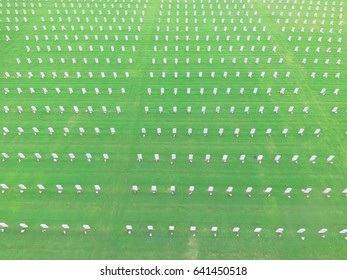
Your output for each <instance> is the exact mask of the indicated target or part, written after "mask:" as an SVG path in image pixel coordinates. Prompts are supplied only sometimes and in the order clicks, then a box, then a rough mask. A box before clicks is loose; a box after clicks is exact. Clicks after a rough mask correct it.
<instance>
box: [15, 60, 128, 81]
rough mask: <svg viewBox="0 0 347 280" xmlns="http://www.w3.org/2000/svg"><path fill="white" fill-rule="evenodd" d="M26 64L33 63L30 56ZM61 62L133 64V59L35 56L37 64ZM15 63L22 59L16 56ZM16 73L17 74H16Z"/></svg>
mask: <svg viewBox="0 0 347 280" xmlns="http://www.w3.org/2000/svg"><path fill="white" fill-rule="evenodd" d="M25 61H26V62H27V63H28V64H32V63H33V60H32V59H31V58H27V59H26V60H25ZM35 62H36V60H34V63H35ZM58 62H59V63H61V64H65V63H72V64H79V63H83V64H88V63H95V64H99V63H104V62H105V63H106V64H111V63H112V64H114V63H118V64H122V63H123V64H125V63H129V64H133V63H134V60H133V59H132V58H131V57H129V58H128V59H127V60H125V59H124V60H122V59H121V58H117V60H116V59H115V60H111V59H110V58H108V57H106V58H105V59H102V60H101V59H99V58H97V57H95V58H94V59H90V60H89V62H88V58H85V57H84V58H80V59H76V58H74V57H72V58H71V60H70V58H69V60H66V59H65V58H63V57H61V58H60V59H59V58H58V59H54V58H48V59H47V60H46V61H44V60H43V59H42V58H41V57H38V58H37V63H39V64H47V63H50V64H54V63H58ZM16 63H17V64H21V63H22V61H21V60H20V59H19V58H16ZM17 73H18V74H17ZM40 76H41V78H44V77H45V76H46V74H45V73H44V72H41V73H40ZM16 77H17V78H20V77H21V73H20V72H16ZM79 77H80V78H81V77H82V76H81V74H80V75H79Z"/></svg>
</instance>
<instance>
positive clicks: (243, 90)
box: [3, 87, 340, 108]
mask: <svg viewBox="0 0 347 280" xmlns="http://www.w3.org/2000/svg"><path fill="white" fill-rule="evenodd" d="M39 90H40V92H42V93H43V94H48V93H49V92H50V91H51V90H52V91H54V92H55V93H57V94H60V93H62V92H67V93H69V94H73V93H75V92H76V91H77V90H78V91H79V92H81V93H82V94H87V93H88V92H89V91H90V90H87V89H86V88H72V87H69V88H65V89H61V88H59V87H56V88H52V89H49V90H48V89H47V88H41V89H39ZM91 90H93V91H94V93H95V94H96V95H98V94H100V93H106V94H112V93H114V91H115V89H114V88H107V89H106V88H104V89H100V88H94V89H91ZM119 90H120V92H121V94H125V93H126V89H125V88H124V87H122V88H120V89H119ZM179 90H180V91H184V92H185V93H186V94H188V95H190V94H192V93H199V94H200V95H204V94H205V93H212V94H213V95H217V94H218V92H219V93H220V92H221V91H222V93H225V94H228V95H229V94H231V93H235V92H238V93H240V94H245V93H247V92H249V93H253V94H257V93H258V92H259V88H253V89H248V88H244V87H242V88H237V89H235V88H234V89H231V88H230V87H227V88H224V87H223V88H213V89H206V90H205V88H199V89H192V88H184V89H178V88H177V87H174V88H163V87H162V88H160V89H159V88H157V89H155V90H153V89H152V88H147V93H148V95H151V94H152V93H156V92H158V93H159V94H160V95H164V94H165V93H167V92H168V91H170V92H172V93H173V94H174V95H177V94H178V91H179ZM207 90H208V92H207ZM264 90H265V89H264ZM288 90H289V89H287V88H284V87H277V88H267V89H266V91H265V92H266V94H268V95H271V93H272V92H278V93H279V94H285V92H286V91H288ZM299 90H300V88H299V87H295V88H294V89H293V94H299ZM13 91H14V92H17V93H18V94H21V93H23V92H28V93H30V94H35V93H37V91H38V90H37V89H35V88H33V87H30V88H26V89H22V88H20V87H17V88H15V89H13V90H10V89H9V88H7V87H4V88H3V92H4V94H9V93H11V92H13ZM117 91H118V90H117ZM290 91H291V89H290ZM329 91H330V92H332V93H333V94H335V95H339V93H340V88H334V89H329ZM317 92H318V91H317ZM326 93H327V88H322V89H321V90H320V94H322V95H325V94H326ZM147 107H148V106H147ZM276 107H278V106H275V108H276ZM278 108H279V107H278Z"/></svg>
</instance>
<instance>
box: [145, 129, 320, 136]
mask: <svg viewBox="0 0 347 280" xmlns="http://www.w3.org/2000/svg"><path fill="white" fill-rule="evenodd" d="M208 132H209V129H208V128H203V129H202V131H201V134H200V133H199V134H200V135H203V136H207V135H208ZM288 132H289V129H288V128H284V129H283V130H282V132H281V135H283V136H284V137H287V135H288ZM162 133H163V131H162V129H161V128H160V127H158V128H157V129H156V134H157V135H158V136H161V134H162ZM224 133H225V130H224V128H219V129H218V135H219V136H223V134H224ZM255 133H256V128H251V129H250V131H249V135H250V136H251V137H254V135H255ZM304 133H305V129H304V128H300V129H299V130H298V131H297V134H298V135H299V136H304ZM320 133H321V129H320V128H317V129H315V130H314V131H313V134H314V135H315V136H316V137H319V136H320ZM233 134H234V135H235V136H236V137H239V136H240V134H241V129H240V128H235V129H234V131H233ZM265 134H266V135H267V136H269V137H271V136H272V135H273V134H272V128H267V129H266V130H265ZM141 135H142V136H146V135H147V129H146V128H141ZM176 135H177V128H176V127H174V128H172V136H173V137H175V136H176ZM187 135H188V136H191V135H193V128H188V129H187Z"/></svg>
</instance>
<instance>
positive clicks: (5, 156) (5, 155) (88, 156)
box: [1, 152, 109, 162]
mask: <svg viewBox="0 0 347 280" xmlns="http://www.w3.org/2000/svg"><path fill="white" fill-rule="evenodd" d="M1 155H2V161H3V162H4V161H6V160H8V159H10V158H11V157H10V155H9V154H8V153H4V152H3V153H1ZM17 155H18V161H19V162H21V161H23V160H26V159H27V156H26V155H25V154H24V153H18V154H17ZM34 158H35V159H36V160H37V161H38V162H39V161H41V160H42V159H43V156H42V154H40V153H35V154H34ZM51 158H52V159H53V161H54V162H58V161H59V156H58V154H56V153H52V154H51ZM68 159H69V160H70V161H71V162H73V161H74V160H75V159H76V155H75V154H74V153H69V154H68ZM85 159H86V160H87V161H88V162H91V161H92V159H93V156H92V154H90V153H86V154H85ZM97 159H98V158H97ZM102 159H103V161H104V162H106V161H108V160H109V155H108V154H106V153H104V154H102Z"/></svg>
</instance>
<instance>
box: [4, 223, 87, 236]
mask: <svg viewBox="0 0 347 280" xmlns="http://www.w3.org/2000/svg"><path fill="white" fill-rule="evenodd" d="M8 228H9V225H8V224H6V223H3V222H1V223H0V232H5V231H7V230H8ZM49 228H50V226H48V225H47V224H40V229H41V231H42V232H43V233H45V232H47V230H48V229H49ZM19 229H20V233H24V232H25V231H27V230H28V229H29V226H28V225H27V224H25V223H20V224H19ZM61 229H62V230H63V233H64V234H67V233H68V232H69V230H70V226H69V225H67V224H62V225H61ZM90 229H91V227H90V226H89V225H87V224H85V225H82V230H83V232H84V234H88V233H89V231H90Z"/></svg>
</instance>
